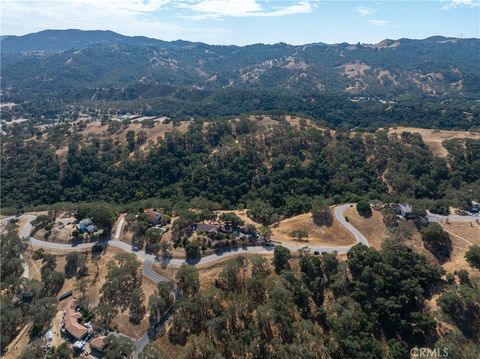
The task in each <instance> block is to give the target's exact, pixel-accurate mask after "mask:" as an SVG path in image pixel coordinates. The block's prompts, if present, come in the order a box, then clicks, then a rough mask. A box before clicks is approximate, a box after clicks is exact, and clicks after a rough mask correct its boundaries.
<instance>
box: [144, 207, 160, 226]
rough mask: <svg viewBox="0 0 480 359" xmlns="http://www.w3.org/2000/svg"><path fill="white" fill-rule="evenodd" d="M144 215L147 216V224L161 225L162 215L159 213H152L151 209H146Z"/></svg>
mask: <svg viewBox="0 0 480 359" xmlns="http://www.w3.org/2000/svg"><path fill="white" fill-rule="evenodd" d="M145 215H146V216H147V218H148V220H149V222H150V223H151V224H159V223H161V221H162V215H163V214H162V213H161V212H157V211H153V210H151V209H147V210H146V211H145Z"/></svg>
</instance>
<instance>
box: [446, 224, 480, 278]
mask: <svg viewBox="0 0 480 359" xmlns="http://www.w3.org/2000/svg"><path fill="white" fill-rule="evenodd" d="M443 228H444V229H445V230H446V231H448V232H449V234H450V239H451V241H452V246H453V248H452V252H451V258H450V260H449V261H448V262H446V263H444V264H443V267H444V268H445V269H446V270H447V271H449V272H453V271H455V270H460V269H465V270H467V271H468V272H469V273H470V274H474V275H478V271H476V270H475V269H473V268H472V267H471V266H470V265H469V264H468V262H467V261H466V260H465V253H466V251H467V250H468V249H469V248H470V244H469V243H467V242H466V241H468V242H471V243H473V244H476V245H480V225H478V224H477V223H475V222H472V223H468V222H467V223H462V222H455V223H446V224H444V225H443Z"/></svg>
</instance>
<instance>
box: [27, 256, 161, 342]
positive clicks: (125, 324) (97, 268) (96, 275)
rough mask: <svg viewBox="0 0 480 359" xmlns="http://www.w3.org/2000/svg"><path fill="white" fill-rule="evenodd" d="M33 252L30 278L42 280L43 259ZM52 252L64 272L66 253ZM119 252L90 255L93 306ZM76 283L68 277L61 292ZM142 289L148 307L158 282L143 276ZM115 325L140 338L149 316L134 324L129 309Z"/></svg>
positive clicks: (97, 301)
mask: <svg viewBox="0 0 480 359" xmlns="http://www.w3.org/2000/svg"><path fill="white" fill-rule="evenodd" d="M32 253H33V251H32V250H31V249H29V250H28V251H27V252H26V254H25V258H26V260H27V262H28V264H29V269H30V278H31V279H38V280H40V278H41V274H40V268H41V266H42V263H41V260H32V259H31V254H32ZM51 253H53V254H55V255H56V258H57V267H56V270H57V271H59V272H64V269H65V262H66V253H58V252H57V253H55V252H51ZM86 253H88V254H89V253H90V252H89V251H87V252H86ZM118 253H123V251H122V250H121V249H118V248H114V247H107V250H106V251H105V253H104V254H103V255H102V256H101V257H100V259H99V260H98V262H94V261H92V258H91V256H90V255H88V259H87V266H88V269H89V274H88V276H86V277H84V278H85V279H87V280H88V281H89V282H90V284H89V289H88V298H89V300H90V305H91V308H95V307H96V306H97V305H98V303H99V301H100V288H101V287H102V286H103V284H104V283H105V277H106V274H107V263H108V262H109V261H110V260H112V259H114V257H115V255H116V254H118ZM75 283H76V279H75V278H66V279H65V283H64V285H63V287H62V289H61V290H60V294H61V293H64V292H67V291H69V290H72V289H74V287H75ZM142 289H143V292H144V294H145V306H146V307H147V306H148V298H149V296H150V295H151V294H152V293H153V292H154V291H155V289H156V284H155V283H154V282H152V281H151V280H149V279H148V278H146V277H143V282H142ZM67 302H68V301H66V300H65V301H62V302H59V304H58V307H57V309H58V310H59V311H63V309H64V307H65V305H66V303H67ZM114 325H116V327H117V329H118V330H119V331H120V332H122V333H125V334H127V335H128V336H131V337H133V338H139V337H141V336H142V335H143V334H144V333H145V331H146V330H147V328H148V318H147V317H146V316H145V317H144V319H143V320H142V322H141V323H140V324H139V325H133V324H132V323H130V321H129V320H128V311H126V312H124V313H119V314H118V315H117V316H116V317H115V319H114ZM53 327H55V323H53Z"/></svg>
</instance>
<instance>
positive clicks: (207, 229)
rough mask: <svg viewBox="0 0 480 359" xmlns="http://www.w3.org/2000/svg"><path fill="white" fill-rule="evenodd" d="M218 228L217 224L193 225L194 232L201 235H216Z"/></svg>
mask: <svg viewBox="0 0 480 359" xmlns="http://www.w3.org/2000/svg"><path fill="white" fill-rule="evenodd" d="M219 227H220V226H219V225H218V224H205V223H197V224H194V225H193V229H194V230H195V231H197V232H203V233H218V232H219Z"/></svg>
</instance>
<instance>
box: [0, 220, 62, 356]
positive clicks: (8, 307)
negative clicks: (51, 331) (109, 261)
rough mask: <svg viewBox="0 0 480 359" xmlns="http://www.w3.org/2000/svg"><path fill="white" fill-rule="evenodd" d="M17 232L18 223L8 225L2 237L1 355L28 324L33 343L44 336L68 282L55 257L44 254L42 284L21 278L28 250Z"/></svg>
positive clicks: (42, 255) (0, 240)
mask: <svg viewBox="0 0 480 359" xmlns="http://www.w3.org/2000/svg"><path fill="white" fill-rule="evenodd" d="M17 230H18V226H17V225H16V224H15V223H9V224H8V225H7V228H6V233H4V234H2V235H1V236H0V244H1V251H0V253H1V263H2V266H1V291H2V294H1V303H0V311H1V315H0V321H1V322H0V325H1V328H2V331H1V336H0V348H1V352H2V354H4V351H5V350H6V349H7V345H8V344H9V343H10V342H11V341H12V340H13V339H14V338H15V337H16V335H17V334H18V333H19V332H20V330H21V329H22V328H23V327H24V326H25V325H26V324H27V323H32V324H31V326H30V328H29V330H28V335H29V336H30V339H31V340H35V339H37V338H38V337H39V336H42V335H43V334H44V333H45V331H46V330H47V328H49V325H50V322H51V320H52V319H53V316H54V315H55V313H56V307H57V303H58V301H57V298H56V296H57V294H58V292H59V290H60V289H61V288H62V286H63V282H64V279H65V276H64V274H63V273H61V272H57V271H55V267H56V257H55V256H53V255H51V254H43V253H40V255H41V258H42V267H41V281H38V280H34V279H32V280H28V279H25V278H21V275H22V273H23V271H24V268H23V259H22V258H21V257H20V254H21V253H22V252H23V250H24V249H25V242H24V241H22V240H21V239H20V238H19V237H18V235H17ZM37 259H38V258H37Z"/></svg>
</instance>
